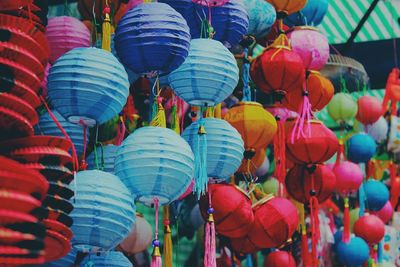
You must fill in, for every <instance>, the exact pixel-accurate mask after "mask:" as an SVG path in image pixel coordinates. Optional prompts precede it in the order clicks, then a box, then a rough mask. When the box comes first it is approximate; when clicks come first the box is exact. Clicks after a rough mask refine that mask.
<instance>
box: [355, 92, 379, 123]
mask: <svg viewBox="0 0 400 267" xmlns="http://www.w3.org/2000/svg"><path fill="white" fill-rule="evenodd" d="M357 105H358V109H357V115H356V119H357V120H358V121H359V122H361V123H363V124H373V123H375V122H376V121H377V120H379V118H380V117H381V116H382V115H383V113H384V110H383V108H382V103H381V102H380V101H379V100H378V99H377V98H376V97H373V96H369V95H366V96H362V97H360V98H359V99H358V100H357Z"/></svg>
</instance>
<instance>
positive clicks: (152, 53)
mask: <svg viewBox="0 0 400 267" xmlns="http://www.w3.org/2000/svg"><path fill="white" fill-rule="evenodd" d="M114 38H115V39H114V40H115V48H116V51H117V54H118V57H119V58H120V60H121V61H122V63H123V64H124V65H125V66H126V67H128V68H129V69H131V70H132V71H133V72H135V73H148V72H152V71H157V72H159V73H169V72H171V71H173V70H175V69H176V68H178V67H179V66H180V65H181V64H182V63H183V61H184V60H185V58H186V57H187V55H188V52H189V44H190V33H189V27H188V26H187V23H186V21H185V20H184V19H183V17H182V15H181V14H179V13H178V12H177V11H175V9H173V8H172V7H170V6H169V5H167V4H164V3H156V2H155V3H145V4H140V5H138V6H137V7H135V8H133V9H130V10H129V11H128V12H127V13H126V14H125V15H124V16H123V17H122V19H121V21H120V22H119V24H118V27H117V29H116V31H115V37H114Z"/></svg>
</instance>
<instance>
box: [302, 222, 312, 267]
mask: <svg viewBox="0 0 400 267" xmlns="http://www.w3.org/2000/svg"><path fill="white" fill-rule="evenodd" d="M301 259H302V260H303V267H311V258H310V252H309V250H308V238H307V231H306V227H305V226H303V230H302V234H301Z"/></svg>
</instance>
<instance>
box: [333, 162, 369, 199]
mask: <svg viewBox="0 0 400 267" xmlns="http://www.w3.org/2000/svg"><path fill="white" fill-rule="evenodd" d="M327 166H329V167H330V168H332V170H333V173H334V174H335V175H336V191H337V192H338V193H343V194H348V193H350V192H354V191H357V190H358V189H359V188H360V185H361V183H362V181H363V173H362V171H361V168H360V166H358V165H357V164H355V163H353V162H350V161H341V162H339V163H338V164H328V165H327Z"/></svg>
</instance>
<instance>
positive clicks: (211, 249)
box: [204, 192, 217, 267]
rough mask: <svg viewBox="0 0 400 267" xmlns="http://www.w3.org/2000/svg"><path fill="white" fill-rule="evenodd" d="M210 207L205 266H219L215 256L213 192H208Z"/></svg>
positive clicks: (205, 238) (206, 230) (208, 211)
mask: <svg viewBox="0 0 400 267" xmlns="http://www.w3.org/2000/svg"><path fill="white" fill-rule="evenodd" d="M208 198H209V202H208V203H209V208H208V210H207V213H208V220H207V223H206V226H205V228H206V229H205V237H204V267H217V259H216V256H215V249H216V247H215V225H214V216H213V213H214V209H213V208H212V207H211V194H210V192H208Z"/></svg>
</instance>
